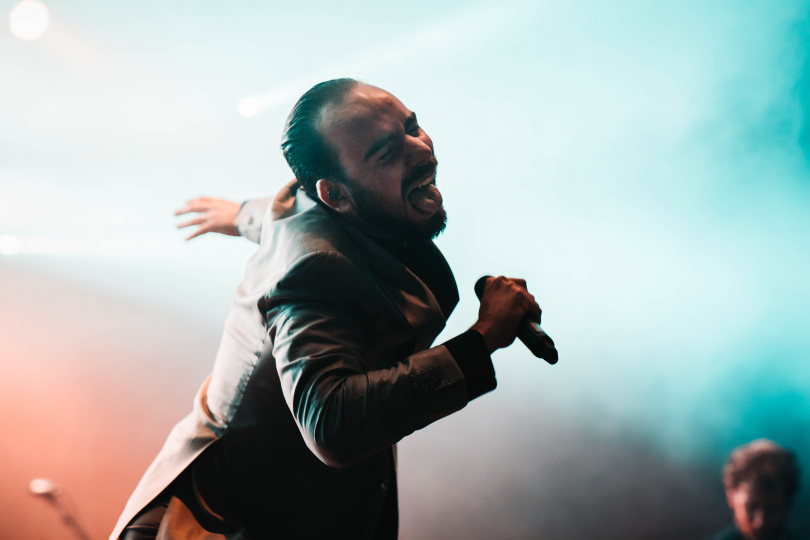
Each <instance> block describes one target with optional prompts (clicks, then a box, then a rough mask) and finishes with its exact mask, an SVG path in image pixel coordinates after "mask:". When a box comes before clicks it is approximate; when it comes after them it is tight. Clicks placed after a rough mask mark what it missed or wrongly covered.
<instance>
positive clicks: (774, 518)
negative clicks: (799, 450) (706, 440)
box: [723, 439, 799, 540]
mask: <svg viewBox="0 0 810 540" xmlns="http://www.w3.org/2000/svg"><path fill="white" fill-rule="evenodd" d="M723 483H724V484H725V488H726V498H727V500H728V505H729V507H730V508H731V511H732V512H733V513H734V523H735V525H736V526H737V528H738V529H739V531H740V533H742V535H743V537H745V538H746V540H774V539H776V538H779V536H780V535H781V534H782V531H783V530H784V528H785V525H786V523H787V518H788V515H789V513H790V507H791V504H792V503H793V498H794V496H795V495H796V492H797V491H798V489H799V466H798V463H797V462H796V457H795V456H794V455H793V453H792V452H790V451H789V450H786V449H784V448H782V447H781V446H779V445H778V444H776V443H774V442H773V441H769V440H768V439H758V440H756V441H753V442H750V443H748V444H744V445H742V446H740V447H738V448H736V449H735V450H734V451H733V452H732V453H731V456H730V457H729V458H728V461H727V462H726V465H725V467H724V468H723Z"/></svg>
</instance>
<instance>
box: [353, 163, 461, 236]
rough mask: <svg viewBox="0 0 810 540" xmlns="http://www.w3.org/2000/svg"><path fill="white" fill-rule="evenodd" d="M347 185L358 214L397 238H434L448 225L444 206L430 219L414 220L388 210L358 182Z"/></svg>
mask: <svg viewBox="0 0 810 540" xmlns="http://www.w3.org/2000/svg"><path fill="white" fill-rule="evenodd" d="M434 166H435V165H434ZM417 172H418V171H417ZM414 176H416V175H414ZM346 185H347V186H348V187H349V189H350V191H351V194H352V198H354V203H355V211H356V212H357V216H358V217H359V218H361V219H362V220H364V221H365V222H367V223H370V224H372V225H374V226H375V227H377V228H378V229H379V230H380V232H384V233H387V234H389V235H391V236H392V237H393V238H394V239H396V240H403V241H407V242H419V241H426V240H433V239H434V238H436V237H437V236H439V235H440V234H441V233H442V232H443V231H444V229H445V227H447V212H445V210H444V207H443V206H442V207H441V208H439V210H438V211H436V213H435V214H433V215H432V216H430V218H429V219H428V220H426V221H414V220H412V219H409V218H408V217H407V216H404V215H398V214H395V213H392V212H389V211H386V209H385V208H384V207H383V205H381V204H380V203H379V201H377V200H375V197H374V196H373V195H372V194H371V193H369V192H368V191H366V190H365V189H363V188H361V187H359V186H358V185H357V184H356V183H354V182H351V181H349V182H347V183H346Z"/></svg>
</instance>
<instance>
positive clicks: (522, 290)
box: [472, 276, 542, 353]
mask: <svg viewBox="0 0 810 540" xmlns="http://www.w3.org/2000/svg"><path fill="white" fill-rule="evenodd" d="M541 313H542V311H541V310H540V306H539V305H538V304H537V302H536V301H535V300H534V296H532V295H531V294H530V293H529V291H528V290H527V289H526V281H524V280H522V279H512V278H507V277H503V276H500V277H496V278H489V279H488V280H487V282H486V284H485V285H484V293H483V295H481V306H480V307H479V308H478V321H477V322H476V323H475V324H474V325H473V326H472V328H473V329H474V330H477V331H478V332H479V333H480V334H481V335H482V336H484V341H486V343H487V348H488V349H489V352H490V353H491V352H493V351H495V350H497V349H502V348H503V347H508V346H509V345H511V344H512V342H513V341H515V337H516V336H517V330H518V325H520V323H521V321H523V318H524V317H525V316H526V315H527V314H528V316H529V318H531V319H532V320H535V321H539V320H540V315H541Z"/></svg>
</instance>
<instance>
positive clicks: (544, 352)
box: [475, 276, 559, 365]
mask: <svg viewBox="0 0 810 540" xmlns="http://www.w3.org/2000/svg"><path fill="white" fill-rule="evenodd" d="M491 277H492V276H483V277H481V278H480V279H479V280H478V281H476V282H475V296H477V297H478V300H479V301H480V300H481V296H483V294H484V285H486V283H487V279H489V278H491ZM517 337H518V339H519V340H520V341H522V342H523V344H524V345H526V347H527V348H528V349H529V350H530V351H531V352H532V354H533V355H535V356H536V357H537V358H542V359H543V360H545V361H546V362H548V363H549V364H551V365H554V364H556V363H557V360H559V357H558V356H557V349H556V348H555V347H554V342H553V341H552V340H551V338H550V337H548V334H546V333H545V332H544V331H543V329H542V328H540V325H539V324H538V323H536V322H534V321H532V320H531V319H529V317H528V316H527V317H526V318H524V319H523V320H522V321H521V322H520V325H519V326H518V331H517Z"/></svg>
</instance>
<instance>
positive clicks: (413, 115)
mask: <svg viewBox="0 0 810 540" xmlns="http://www.w3.org/2000/svg"><path fill="white" fill-rule="evenodd" d="M414 122H416V113H414V112H411V114H409V115H408V118H406V119H405V126H406V127H407V126H408V124H412V123H414ZM396 136H397V134H396V133H389V134H388V135H386V136H385V137H383V138H382V139H379V140H378V141H376V142H375V143H374V144H372V145H371V148H369V149H368V152H366V155H365V157H363V161H368V158H370V157H371V156H373V155H374V154H376V153H377V152H379V151H380V150H382V149H383V148H385V145H387V144H388V143H389V142H391V141H392V140H394V139H395V138H396Z"/></svg>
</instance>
